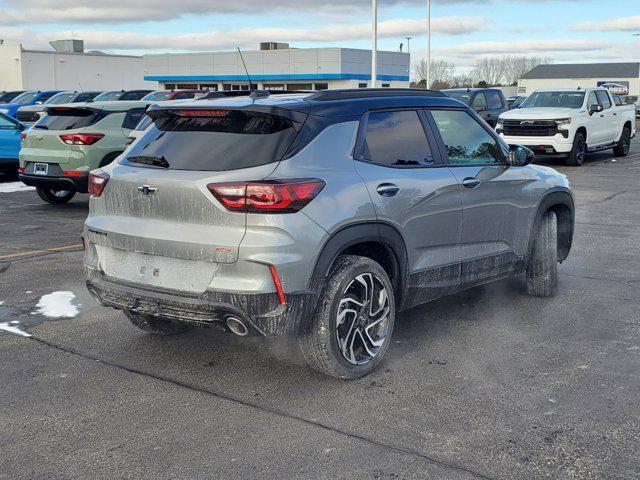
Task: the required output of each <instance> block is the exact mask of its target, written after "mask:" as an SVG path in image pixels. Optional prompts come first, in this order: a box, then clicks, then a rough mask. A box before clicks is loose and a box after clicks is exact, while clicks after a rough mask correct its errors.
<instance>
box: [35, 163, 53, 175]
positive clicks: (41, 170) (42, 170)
mask: <svg viewBox="0 0 640 480" xmlns="http://www.w3.org/2000/svg"><path fill="white" fill-rule="evenodd" d="M33 173H34V175H47V174H48V173H49V164H48V163H36V164H35V165H34V166H33Z"/></svg>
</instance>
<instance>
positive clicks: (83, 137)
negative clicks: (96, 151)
mask: <svg viewBox="0 0 640 480" xmlns="http://www.w3.org/2000/svg"><path fill="white" fill-rule="evenodd" d="M102 138H104V134H103V133H69V134H65V135H60V140H62V141H63V142H64V143H66V144H67V145H93V144H94V143H96V142H97V141H98V140H100V139H102Z"/></svg>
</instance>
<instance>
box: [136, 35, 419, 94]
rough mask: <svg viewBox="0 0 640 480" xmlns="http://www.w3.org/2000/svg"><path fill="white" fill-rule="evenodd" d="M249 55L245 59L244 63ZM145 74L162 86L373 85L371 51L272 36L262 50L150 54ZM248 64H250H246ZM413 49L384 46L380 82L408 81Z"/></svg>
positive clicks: (397, 83)
mask: <svg viewBox="0 0 640 480" xmlns="http://www.w3.org/2000/svg"><path fill="white" fill-rule="evenodd" d="M243 60H244V64H243ZM143 63H144V71H145V75H144V79H145V80H146V81H151V82H156V85H157V86H158V88H166V89H173V88H206V89H210V90H219V91H223V90H224V91H234V90H248V89H249V81H248V79H247V72H248V74H249V76H250V77H251V83H252V84H254V85H255V86H256V87H257V88H259V89H264V90H313V89H315V90H321V89H333V88H366V87H368V86H371V51H370V50H359V49H353V48H290V47H289V45H288V44H286V43H274V42H266V43H262V44H260V50H247V51H243V52H242V55H241V54H240V53H238V52H237V51H230V52H206V53H168V54H153V55H144V56H143ZM245 65H246V70H245ZM409 69H410V60H409V54H408V53H402V52H378V86H379V87H408V86H409Z"/></svg>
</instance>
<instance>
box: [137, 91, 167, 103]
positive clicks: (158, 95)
mask: <svg viewBox="0 0 640 480" xmlns="http://www.w3.org/2000/svg"><path fill="white" fill-rule="evenodd" d="M170 96H171V92H153V93H150V94H149V95H147V96H146V97H144V98H143V100H151V101H155V102H159V101H161V100H169V97H170Z"/></svg>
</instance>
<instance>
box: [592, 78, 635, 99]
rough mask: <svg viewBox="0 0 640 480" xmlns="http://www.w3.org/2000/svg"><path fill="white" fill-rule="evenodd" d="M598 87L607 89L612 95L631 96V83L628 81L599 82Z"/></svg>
mask: <svg viewBox="0 0 640 480" xmlns="http://www.w3.org/2000/svg"><path fill="white" fill-rule="evenodd" d="M598 86H599V87H603V88H606V89H607V90H609V93H611V94H612V95H629V82H627V81H623V80H620V81H617V80H616V81H613V80H607V81H601V82H598Z"/></svg>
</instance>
